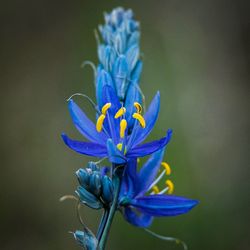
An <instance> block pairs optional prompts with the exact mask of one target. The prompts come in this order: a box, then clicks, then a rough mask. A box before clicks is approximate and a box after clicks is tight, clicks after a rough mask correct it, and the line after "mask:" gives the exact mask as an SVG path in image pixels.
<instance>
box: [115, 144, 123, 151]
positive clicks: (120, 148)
mask: <svg viewBox="0 0 250 250" xmlns="http://www.w3.org/2000/svg"><path fill="white" fill-rule="evenodd" d="M116 147H117V148H118V149H119V150H120V151H122V143H118V144H117V145H116Z"/></svg>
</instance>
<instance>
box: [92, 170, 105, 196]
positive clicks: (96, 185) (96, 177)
mask: <svg viewBox="0 0 250 250" xmlns="http://www.w3.org/2000/svg"><path fill="white" fill-rule="evenodd" d="M101 188H102V185H101V175H100V173H97V172H94V173H93V174H92V175H91V176H90V181H89V191H90V192H91V193H92V194H94V195H96V196H97V197H98V196H100V194H101Z"/></svg>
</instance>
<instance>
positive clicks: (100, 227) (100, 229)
mask: <svg viewBox="0 0 250 250" xmlns="http://www.w3.org/2000/svg"><path fill="white" fill-rule="evenodd" d="M108 215H109V209H105V210H104V212H103V215H102V219H101V222H100V224H99V227H98V231H97V234H96V238H97V240H98V241H99V240H100V239H101V236H102V233H103V230H104V227H105V225H106V222H107V219H108Z"/></svg>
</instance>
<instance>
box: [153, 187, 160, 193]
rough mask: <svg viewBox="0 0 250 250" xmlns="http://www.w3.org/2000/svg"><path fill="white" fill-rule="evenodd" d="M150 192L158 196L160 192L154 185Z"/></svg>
mask: <svg viewBox="0 0 250 250" xmlns="http://www.w3.org/2000/svg"><path fill="white" fill-rule="evenodd" d="M152 191H153V192H154V193H155V194H158V193H159V192H160V190H159V188H158V187H157V186H156V185H155V186H153V187H152Z"/></svg>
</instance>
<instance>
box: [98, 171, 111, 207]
mask: <svg viewBox="0 0 250 250" xmlns="http://www.w3.org/2000/svg"><path fill="white" fill-rule="evenodd" d="M113 192H114V190H113V183H112V181H111V179H110V178H109V177H108V176H107V175H104V176H103V177H102V195H101V197H102V199H103V201H104V202H105V203H108V204H109V203H110V202H111V201H112V200H113Z"/></svg>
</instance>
